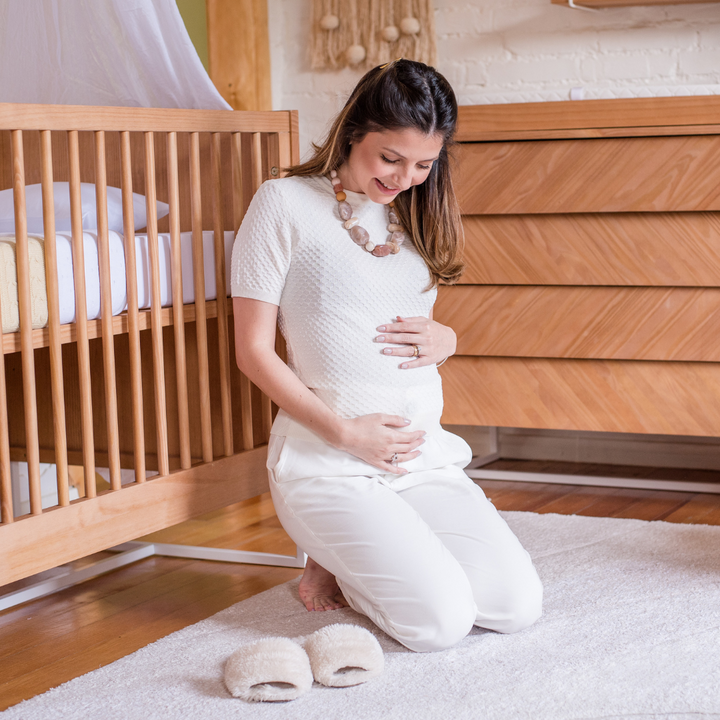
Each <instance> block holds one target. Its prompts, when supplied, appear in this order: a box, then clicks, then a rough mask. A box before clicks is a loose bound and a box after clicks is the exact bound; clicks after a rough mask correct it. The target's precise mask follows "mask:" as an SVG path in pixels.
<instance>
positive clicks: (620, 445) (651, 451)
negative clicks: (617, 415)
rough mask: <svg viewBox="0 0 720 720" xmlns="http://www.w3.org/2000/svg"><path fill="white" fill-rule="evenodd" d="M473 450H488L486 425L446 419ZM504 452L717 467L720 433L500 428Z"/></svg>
mask: <svg viewBox="0 0 720 720" xmlns="http://www.w3.org/2000/svg"><path fill="white" fill-rule="evenodd" d="M445 428H446V429H447V430H449V431H450V432H453V433H455V434H457V435H460V436H461V437H462V438H464V439H465V440H466V441H467V442H468V444H469V445H470V447H471V448H472V450H473V455H487V454H488V453H489V452H491V444H490V428H487V427H477V426H473V425H446V426H445ZM498 443H499V448H500V455H501V457H503V458H508V459H510V458H512V459H516V460H555V461H562V462H584V463H601V464H608V465H638V466H642V467H660V468H662V467H666V468H688V469H696V470H720V438H707V437H690V436H680V435H631V434H626V433H604V432H577V431H569V430H534V429H525V428H499V432H498Z"/></svg>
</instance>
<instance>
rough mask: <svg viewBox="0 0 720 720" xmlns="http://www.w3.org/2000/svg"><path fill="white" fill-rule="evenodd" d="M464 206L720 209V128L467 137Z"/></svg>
mask: <svg viewBox="0 0 720 720" xmlns="http://www.w3.org/2000/svg"><path fill="white" fill-rule="evenodd" d="M458 156H459V161H460V162H459V168H458V170H459V173H458V176H457V181H456V184H455V186H456V187H457V188H458V198H459V200H460V206H461V209H462V212H463V214H466V215H470V214H483V215H487V214H498V213H499V214H507V213H516V214H518V213H530V214H534V213H595V212H663V211H677V212H679V211H700V210H720V136H718V135H696V136H678V137H639V138H602V139H592V140H538V141H525V142H496V143H465V144H463V145H462V146H461V148H460V151H459V153H458Z"/></svg>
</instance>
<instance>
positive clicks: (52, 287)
mask: <svg viewBox="0 0 720 720" xmlns="http://www.w3.org/2000/svg"><path fill="white" fill-rule="evenodd" d="M40 153H41V163H42V197H43V229H44V231H45V283H46V286H47V300H48V331H49V334H50V382H51V385H52V408H53V430H54V439H55V465H56V468H57V490H58V505H60V506H65V505H69V504H70V491H69V487H68V462H67V430H66V428H65V386H64V381H63V371H62V345H61V343H60V299H59V298H60V291H59V288H58V274H57V249H56V247H55V198H54V188H53V165H52V135H51V132H50V131H49V130H42V131H41V132H40Z"/></svg>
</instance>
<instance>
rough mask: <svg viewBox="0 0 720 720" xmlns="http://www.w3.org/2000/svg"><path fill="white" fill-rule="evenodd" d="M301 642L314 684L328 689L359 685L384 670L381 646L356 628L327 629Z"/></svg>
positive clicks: (356, 626)
mask: <svg viewBox="0 0 720 720" xmlns="http://www.w3.org/2000/svg"><path fill="white" fill-rule="evenodd" d="M302 642H303V645H304V647H305V652H307V654H308V657H309V658H310V666H311V667H312V672H313V675H314V676H315V680H317V681H318V682H319V683H322V684H323V685H328V686H329V687H348V686H350V685H360V683H364V682H367V681H368V680H372V678H374V677H376V676H377V675H379V674H380V673H381V672H382V671H383V667H384V666H385V657H384V655H383V651H382V648H381V647H380V643H379V642H378V641H377V640H376V639H375V636H374V635H373V634H372V633H369V632H368V631H367V630H365V628H361V627H359V626H358V625H342V624H337V625H327V626H326V627H323V628H320V629H319V630H317V631H316V632H314V633H313V634H312V635H309V636H308V637H306V638H303V639H302Z"/></svg>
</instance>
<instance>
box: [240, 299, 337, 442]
mask: <svg viewBox="0 0 720 720" xmlns="http://www.w3.org/2000/svg"><path fill="white" fill-rule="evenodd" d="M277 310H278V309H277V307H276V306H274V305H271V304H269V303H265V302H261V301H259V300H251V299H248V298H234V299H233V312H234V316H235V318H234V319H235V357H236V360H237V364H238V367H239V368H240V370H241V371H242V372H243V373H244V374H245V376H246V377H247V378H248V379H249V380H250V381H251V382H253V383H254V384H255V385H257V387H259V388H260V390H262V391H263V392H264V393H265V394H266V395H267V396H268V397H269V398H270V399H271V400H272V401H273V402H274V403H275V404H276V405H277V406H278V407H280V408H282V409H283V410H284V411H285V412H286V413H288V415H291V416H292V417H293V418H295V419H296V420H298V421H299V422H301V423H302V424H303V425H305V426H306V427H308V428H309V429H310V430H312V431H313V432H315V433H317V434H318V435H320V437H322V438H323V439H325V440H326V441H327V442H329V443H330V444H332V445H335V446H338V445H340V444H342V442H343V432H342V431H343V429H344V423H343V420H342V418H340V416H339V415H337V414H336V413H334V412H333V411H332V410H331V409H330V408H329V407H328V406H327V405H326V404H325V403H324V402H323V401H322V400H320V398H318V397H317V396H316V395H315V394H314V393H313V392H312V391H311V390H309V389H308V388H307V387H305V385H304V384H303V383H302V381H301V380H300V379H299V378H298V377H297V375H295V373H294V372H293V371H292V370H291V369H290V368H289V367H288V366H287V365H286V364H285V363H284V362H283V361H282V360H281V359H280V358H279V357H278V355H277V353H276V352H275V332H276V327H277Z"/></svg>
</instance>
